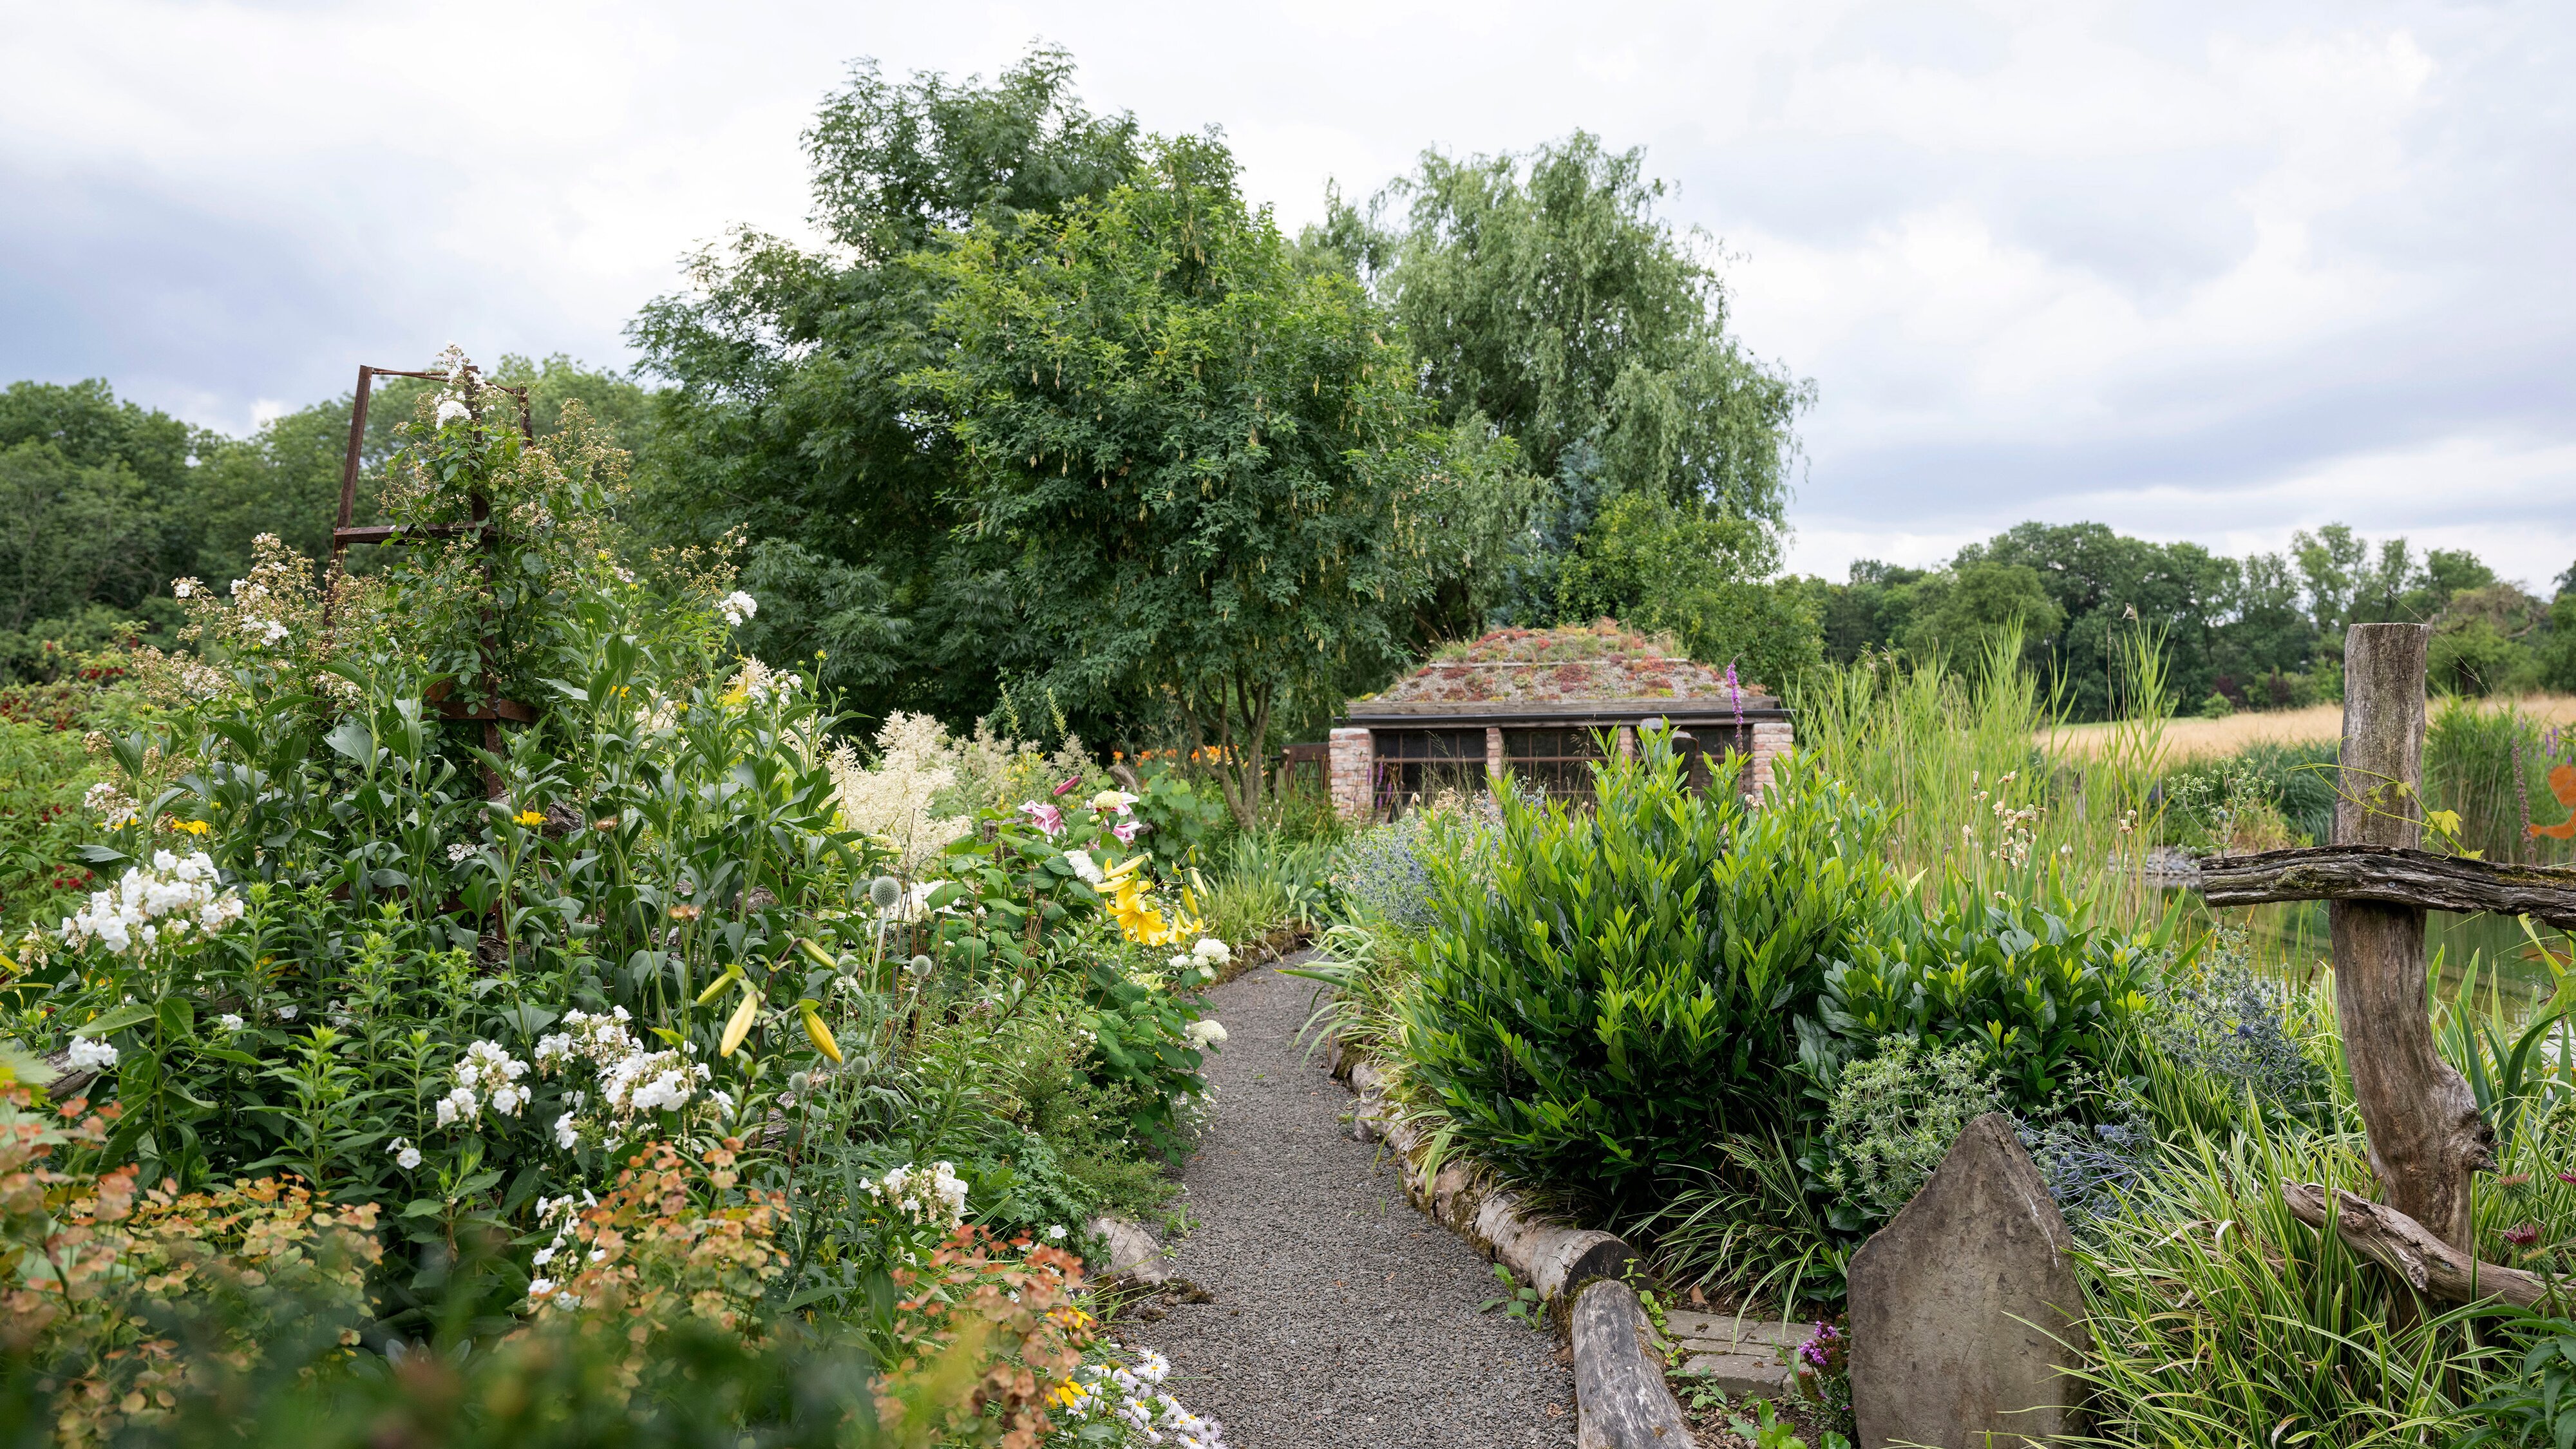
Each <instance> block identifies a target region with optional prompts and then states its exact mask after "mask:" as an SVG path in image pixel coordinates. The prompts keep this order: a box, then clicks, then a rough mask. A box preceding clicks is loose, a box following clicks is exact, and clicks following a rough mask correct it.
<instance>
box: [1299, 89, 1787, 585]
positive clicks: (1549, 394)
mask: <svg viewBox="0 0 2576 1449" xmlns="http://www.w3.org/2000/svg"><path fill="white" fill-rule="evenodd" d="M1663 189H1664V188H1663V183H1661V182H1659V181H1655V180H1652V179H1650V178H1648V177H1647V176H1646V174H1645V163H1644V155H1643V153H1642V152H1640V151H1633V150H1632V151H1626V152H1615V153H1614V152H1610V151H1606V150H1604V149H1603V147H1602V145H1601V143H1600V141H1599V140H1598V139H1597V138H1596V137H1593V136H1591V135H1589V134H1586V133H1584V132H1581V131H1577V132H1575V133H1573V134H1572V135H1570V136H1567V137H1566V138H1564V139H1563V140H1561V141H1555V142H1550V143H1547V144H1545V145H1542V146H1540V147H1538V148H1537V149H1536V150H1534V151H1532V152H1531V153H1529V154H1528V155H1526V156H1515V155H1500V156H1472V157H1468V158H1464V159H1458V158H1452V157H1448V156H1444V155H1441V154H1440V153H1438V152H1436V151H1433V152H1426V153H1424V155H1423V156H1422V158H1421V161H1420V163H1419V165H1418V166H1417V168H1416V169H1415V171H1414V173H1413V174H1411V175H1409V176H1406V177H1403V178H1400V179H1399V180H1397V181H1396V182H1394V183H1393V184H1391V185H1390V186H1389V187H1388V188H1387V189H1386V190H1385V191H1384V192H1382V193H1380V194H1379V195H1378V196H1377V197H1376V198H1375V199H1374V200H1372V201H1371V202H1370V203H1369V205H1368V207H1367V210H1366V213H1365V214H1362V213H1361V212H1360V211H1359V210H1357V209H1354V208H1352V207H1349V206H1346V205H1343V204H1342V203H1340V201H1339V200H1338V198H1336V199H1335V200H1333V201H1332V202H1331V203H1330V205H1329V207H1328V214H1327V220H1326V223H1325V225H1324V226H1323V227H1322V228H1321V229H1319V230H1318V231H1315V232H1312V233H1310V234H1309V235H1308V237H1307V246H1308V248H1309V249H1310V251H1312V252H1313V253H1315V254H1316V255H1317V256H1319V257H1322V258H1329V259H1330V260H1331V262H1333V263H1336V264H1338V265H1340V266H1344V267H1349V268H1352V269H1354V270H1356V271H1357V272H1359V273H1360V274H1361V275H1362V276H1364V277H1365V278H1366V279H1367V280H1368V282H1369V285H1370V287H1371V288H1372V290H1373V291H1374V292H1375V293H1376V295H1377V296H1379V297H1380V298H1381V299H1382V300H1384V302H1385V303H1386V305H1387V306H1388V308H1389V309H1390V310H1391V311H1392V312H1393V314H1394V317H1395V321H1396V323H1397V325H1398V326H1400V327H1401V328H1402V329H1403V331H1404V334H1405V336H1406V337H1407V338H1408V339H1409V340H1410V342H1411V344H1412V346H1413V348H1414V349H1415V351H1416V352H1417V353H1418V354H1419V355H1420V356H1421V357H1422V358H1423V360H1424V362H1425V364H1426V372H1425V378H1426V383H1427V386H1428V390H1429V392H1430V395H1431V397H1432V398H1433V400H1434V401H1435V403H1436V404H1437V406H1438V408H1439V410H1440V417H1441V420H1442V421H1443V422H1444V423H1446V424H1449V425H1452V426H1457V427H1475V428H1491V429H1493V430H1495V431H1497V432H1499V433H1501V434H1504V435H1506V436H1508V437H1510V438H1513V439H1515V440H1516V441H1517V442H1518V443H1519V445H1520V448H1521V450H1522V452H1523V453H1524V454H1525V455H1526V456H1527V458H1528V460H1529V465H1530V468H1531V471H1532V472H1534V473H1535V474H1537V475H1538V477H1539V478H1541V479H1544V480H1546V497H1545V501H1544V502H1543V503H1542V505H1541V507H1540V509H1539V517H1538V538H1537V551H1536V557H1534V558H1532V559H1530V560H1529V562H1528V563H1527V564H1526V565H1525V566H1524V569H1523V573H1522V577H1521V579H1520V580H1519V581H1518V582H1517V583H1516V584H1515V585H1514V586H1513V587H1512V588H1511V590H1510V592H1509V593H1507V594H1505V595H1504V596H1502V597H1499V598H1496V599H1493V600H1492V601H1491V602H1490V604H1488V605H1487V607H1488V609H1489V610H1498V611H1500V612H1503V613H1506V614H1509V615H1510V616H1512V617H1513V619H1514V620H1515V621H1516V622H1522V623H1544V622H1550V621H1552V620H1553V619H1554V618H1556V617H1558V611H1559V610H1560V608H1561V607H1563V606H1562V605H1561V602H1560V594H1559V590H1560V585H1559V583H1558V580H1557V577H1556V574H1557V570H1558V569H1559V568H1560V567H1562V566H1563V565H1564V564H1565V563H1566V562H1567V561H1568V560H1569V558H1570V557H1572V556H1573V555H1574V554H1575V553H1577V551H1578V550H1582V551H1585V552H1588V551H1589V547H1588V543H1587V536H1588V535H1590V534H1591V533H1592V531H1593V528H1594V525H1595V522H1596V520H1597V519H1598V518H1599V517H1600V515H1601V512H1602V510H1604V509H1605V508H1607V507H1609V506H1610V505H1612V504H1613V503H1614V502H1615V501H1616V500H1618V499H1620V498H1623V497H1625V496H1628V495H1631V494H1635V495H1639V496H1640V497H1641V498H1643V499H1645V500H1649V501H1650V502H1652V503H1657V504H1661V505H1664V506H1667V507H1669V508H1671V509H1673V510H1676V511H1678V512H1679V513H1681V514H1682V515H1684V516H1687V517H1693V518H1700V517H1704V518H1707V519H1709V520H1711V521H1714V522H1719V523H1722V524H1724V525H1725V526H1726V527H1727V529H1728V530H1729V538H1728V544H1729V547H1730V550H1742V551H1744V556H1745V557H1746V558H1747V559H1748V560H1749V561H1751V562H1752V564H1753V567H1752V569H1751V571H1750V572H1749V573H1746V574H1744V575H1742V576H1743V577H1746V578H1748V579H1753V580H1758V579H1760V578H1761V577H1764V576H1765V575H1767V573H1768V572H1769V570H1770V569H1771V568H1772V567H1774V566H1775V565H1776V557H1775V551H1776V532H1777V530H1778V528H1779V526H1780V521H1781V509H1782V506H1783V504H1784V503H1785V501H1786V498H1787V485H1788V470H1789V463H1790V458H1791V455H1792V453H1793V451H1794V444H1793V441H1792V438H1791V433H1790V424H1791V422H1792V421H1793V420H1794V418H1795V417H1796V415H1797V413H1798V411H1799V410H1800V409H1801V408H1803V407H1805V406H1807V405H1808V404H1809V403H1810V402H1811V401H1812V400H1813V396H1814V390H1813V386H1812V385H1811V384H1807V383H1802V382H1799V381H1797V380H1795V379H1793V378H1792V377H1790V376H1788V375H1787V374H1786V373H1785V372H1784V371H1783V370H1781V369H1778V368H1777V367H1774V366H1771V365H1767V364H1765V363H1763V362H1761V361H1759V360H1758V359H1755V358H1752V357H1749V356H1747V355H1746V354H1745V353H1744V352H1743V350H1742V348H1741V347H1740V346H1739V344H1738V343H1737V341H1736V340H1735V339H1734V338H1733V337H1732V336H1730V335H1729V334H1728V333H1727V331H1726V325H1725V324H1726V294H1725V289H1724V287H1723V285H1722V284H1721V283H1720V281H1719V279H1718V276H1717V274H1716V272H1715V270H1714V269H1713V268H1712V267H1711V266H1710V265H1709V263H1708V261H1707V260H1706V259H1705V256H1704V253H1703V252H1702V250H1701V247H1700V245H1699V241H1700V239H1699V238H1696V237H1695V236H1691V235H1685V234H1679V233H1677V232H1676V231H1675V230H1674V228H1673V227H1672V226H1671V224H1670V223H1669V222H1667V221H1665V220H1664V219H1663V218H1661V217H1659V216H1658V215H1656V206H1657V204H1658V203H1659V202H1660V200H1661V199H1662V196H1663ZM1616 567H1617V566H1616V565H1615V564H1614V565H1613V568H1614V569H1615V568H1616ZM1485 622H1486V621H1485V619H1483V618H1479V617H1477V616H1475V615H1474V614H1472V613H1469V614H1464V615H1462V616H1460V617H1457V618H1454V619H1453V620H1452V621H1451V622H1450V623H1449V625H1448V627H1447V628H1446V629H1445V630H1443V631H1442V632H1444V633H1448V634H1452V635H1455V634H1465V633H1472V632H1474V631H1475V629H1477V628H1479V627H1481V626H1482V625H1483V624H1484V623H1485Z"/></svg>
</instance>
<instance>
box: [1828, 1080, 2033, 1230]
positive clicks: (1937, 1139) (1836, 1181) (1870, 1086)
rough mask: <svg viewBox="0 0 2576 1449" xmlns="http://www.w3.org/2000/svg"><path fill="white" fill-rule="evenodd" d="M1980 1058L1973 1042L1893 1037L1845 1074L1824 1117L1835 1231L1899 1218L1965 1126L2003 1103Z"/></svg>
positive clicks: (1838, 1083)
mask: <svg viewBox="0 0 2576 1449" xmlns="http://www.w3.org/2000/svg"><path fill="white" fill-rule="evenodd" d="M1985 1061H1986V1054H1985V1052H1984V1051H1983V1050H1982V1049H1981V1048H1980V1047H1979V1046H1977V1045H1976V1044H1974V1043H1967V1042H1962V1043H1959V1044H1958V1045H1955V1046H1950V1047H1935V1048H1930V1049H1926V1048H1925V1047H1923V1046H1922V1045H1920V1044H1919V1043H1918V1042H1917V1041H1916V1040H1915V1039H1914V1038H1912V1037H1908V1036H1892V1037H1888V1038H1885V1039H1884V1040H1883V1041H1882V1042H1881V1044H1880V1046H1879V1049H1878V1051H1877V1052H1876V1053H1875V1054H1874V1055H1872V1056H1870V1057H1868V1058H1867V1059H1865V1060H1862V1061H1859V1062H1855V1063H1853V1064H1852V1065H1850V1066H1848V1067H1845V1068H1844V1069H1843V1072H1842V1076H1841V1080H1840V1081H1839V1082H1837V1083H1836V1084H1835V1087H1834V1096H1833V1102H1832V1105H1831V1106H1830V1107H1828V1108H1827V1110H1826V1113H1825V1135H1826V1138H1827V1140H1828V1143H1829V1144H1830V1145H1829V1152H1830V1159H1829V1165H1828V1166H1827V1167H1826V1169H1825V1173H1824V1186H1825V1188H1826V1190H1827V1191H1829V1192H1831V1193H1832V1194H1833V1195H1834V1198H1835V1199H1836V1201H1835V1212H1836V1218H1837V1221H1836V1226H1838V1227H1842V1228H1845V1229H1846V1230H1857V1229H1859V1228H1861V1227H1863V1226H1864V1225H1868V1224H1873V1223H1879V1222H1884V1221H1886V1220H1887V1219H1889V1218H1892V1217H1894V1216H1896V1213H1897V1210H1898V1209H1900V1208H1902V1207H1904V1206H1905V1204H1906V1203H1907V1202H1908V1201H1910V1200H1911V1199H1912V1198H1913V1196H1914V1194H1915V1191H1916V1190H1917V1189H1919V1188H1920V1187H1922V1185H1923V1182H1924V1179H1926V1178H1928V1177H1930V1176H1931V1175H1932V1169H1934V1168H1936V1167H1938V1166H1940V1165H1941V1159H1942V1158H1944V1157H1946V1156H1948V1155H1949V1152H1950V1147H1951V1145H1952V1144H1953V1143H1955V1142H1957V1141H1958V1138H1959V1133H1960V1132H1961V1131H1962V1130H1963V1129H1964V1128H1966V1127H1967V1125H1968V1123H1970V1122H1971V1121H1973V1120H1975V1119H1976V1118H1977V1117H1979V1116H1982V1115H1983V1114H1985V1113H1987V1112H1991V1111H1994V1110H1995V1109H1996V1108H1998V1107H2000V1106H2001V1105H2002V1104H2003V1098H2002V1095H2001V1094H2000V1093H1999V1092H1998V1091H1997V1090H1996V1086H1995V1074H1994V1071H1993V1069H1992V1068H1991V1067H1988V1066H1986V1065H1985ZM1846 1213H1847V1214H1848V1215H1849V1216H1848V1218H1845V1217H1844V1216H1843V1215H1844V1214H1846Z"/></svg>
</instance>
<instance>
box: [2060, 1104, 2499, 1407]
mask: <svg viewBox="0 0 2576 1449" xmlns="http://www.w3.org/2000/svg"><path fill="white" fill-rule="evenodd" d="M2526 1160H2527V1159H2526ZM2506 1166H2507V1170H2508V1171H2513V1170H2520V1167H2521V1163H2519V1162H2508V1163H2507V1164H2506ZM2284 1181H2289V1182H2323V1183H2326V1184H2328V1185H2329V1186H2331V1187H2339V1188H2343V1189H2346V1190H2351V1191H2358V1192H2364V1193H2367V1192H2368V1191H2369V1190H2370V1188H2371V1186H2372V1181H2373V1179H2372V1177H2371V1173H2370V1169H2369V1165H2368V1163H2367V1161H2366V1160H2365V1158H2364V1155H2363V1146H2362V1142H2361V1140H2360V1137H2359V1135H2358V1133H2357V1132H2351V1131H2341V1132H2325V1133H2317V1134H2313V1135H2309V1134H2298V1135H2291V1134H2281V1133H2275V1132H2273V1131H2272V1130H2270V1129H2268V1128H2266V1127H2265V1126H2263V1125H2262V1124H2261V1123H2259V1122H2253V1123H2248V1124H2247V1125H2246V1126H2245V1127H2244V1128H2243V1129H2242V1130H2240V1131H2238V1132H2235V1133H2232V1134H2231V1135H2229V1136H2227V1137H2225V1138H2213V1137H2210V1136H2206V1135H2202V1134H2199V1133H2190V1134H2187V1135H2185V1136H2184V1137H2183V1138H2182V1139H2181V1141H2180V1142H2179V1143H2177V1144H2176V1146H2175V1149H2174V1150H2173V1151H2171V1152H2169V1153H2168V1154H2167V1156H2166V1158H2165V1160H2164V1162H2163V1164H2162V1166H2161V1167H2160V1168H2159V1170H2158V1171H2156V1172H2155V1173H2154V1174H2152V1175H2150V1176H2149V1177H2148V1178H2147V1179H2146V1180H2145V1181H2144V1182H2143V1183H2142V1184H2141V1185H2140V1188H2139V1190H2138V1191H2137V1192H2135V1193H2133V1194H2132V1195H2131V1197H2130V1199H2129V1203H2128V1207H2127V1209H2126V1212H2125V1214H2124V1216H2123V1217H2122V1218H2121V1219H2120V1220H2119V1221H2118V1222H2117V1223H2115V1224H2111V1225H2108V1227H2107V1230H2105V1231H2103V1232H2100V1233H2098V1234H2094V1235H2090V1236H2088V1239H2087V1241H2086V1242H2084V1243H2083V1244H2081V1245H2079V1247H2078V1249H2077V1255H2076V1256H2077V1263H2078V1267H2079V1276H2080V1278H2081V1280H2082V1281H2083V1284H2084V1296H2085V1306H2086V1308H2087V1310H2088V1311H2089V1314H2090V1321H2089V1327H2090V1329H2091V1333H2092V1338H2093V1348H2092V1352H2091V1353H2090V1354H2089V1355H2088V1356H2087V1359H2086V1362H2085V1366H2084V1367H2083V1368H2081V1369H2080V1370H2078V1374H2079V1376H2080V1377H2081V1378H2082V1379H2083V1380H2084V1381H2085V1382H2086V1383H2087V1384H2088V1385H2090V1387H2091V1389H2092V1403H2093V1407H2094V1413H2095V1415H2096V1418H2095V1423H2094V1433H2095V1434H2097V1435H2098V1436H2100V1438H2101V1439H2102V1440H2104V1441H2106V1442H2109V1443H2115V1444H2155V1445H2179V1446H2202V1445H2207V1446H2212V1449H2215V1446H2219V1445H2243V1444H2251V1443H2261V1442H2265V1441H2266V1440H2272V1441H2273V1442H2282V1443H2286V1442H2291V1440H2292V1439H2293V1438H2301V1439H2303V1440H2304V1441H2305V1442H2313V1443H2332V1444H2338V1445H2376V1444H2392V1445H2393V1444H2414V1443H2425V1442H2433V1443H2447V1442H2450V1439H2449V1437H2448V1435H2449V1431H2450V1430H2451V1429H2452V1428H2454V1427H2456V1426H2458V1424H2459V1420H2458V1418H2457V1416H2458V1414H2459V1412H2460V1406H2461V1405H2462V1404H2463V1403H2464V1402H2466V1401H2467V1400H2469V1399H2471V1398H2473V1397H2475V1396H2476V1395H2477V1393H2478V1387H2477V1385H2478V1383H2479V1381H2480V1379H2481V1378H2482V1377H2483V1376H2484V1374H2485V1372H2486V1371H2488V1370H2489V1369H2490V1368H2491V1367H2494V1366H2497V1365H2498V1363H2499V1361H2500V1360H2501V1359H2502V1357H2503V1355H2502V1354H2501V1353H2500V1352H2499V1351H2498V1350H2497V1349H2495V1348H2492V1347H2482V1346H2480V1342H2481V1337H2482V1332H2483V1325H2485V1324H2487V1323H2492V1322H2500V1321H2502V1320H2503V1319H2505V1318H2506V1317H2508V1316H2509V1311H2508V1310H2505V1309H2503V1308H2502V1307H2501V1305H2499V1304H2496V1303H2493V1302H2490V1303H2488V1304H2485V1305H2479V1306H2474V1307H2467V1308H2455V1309H2452V1310H2451V1311H2449V1312H2447V1313H2439V1314H2435V1313H2430V1312H2426V1313H2422V1314H2420V1315H2400V1314H2399V1313H2397V1312H2396V1311H2394V1310H2395V1308H2396V1305H2395V1304H2393V1303H2392V1302H2391V1284H2390V1279H2389V1277H2388V1275H2387V1274H2386V1273H2384V1272H2382V1271H2381V1270H2379V1269H2378V1268H2377V1267H2376V1266H2375V1265H2371V1264H2368V1263H2365V1262H2362V1261H2360V1260H2358V1259H2357V1258H2356V1257H2355V1256H2354V1255H2353V1254H2352V1252H2351V1251H2350V1250H2348V1249H2347V1248H2345V1247H2344V1246H2343V1244H2342V1242H2341V1241H2340V1240H2339V1239H2337V1238H2335V1237H2334V1236H2333V1235H2331V1234H2324V1233H2320V1232H2318V1231H2317V1230H2316V1229H2313V1228H2310V1227H2309V1226H2307V1225H2306V1224H2304V1223H2301V1222H2299V1221H2298V1220H2297V1219H2295V1218H2293V1217H2292V1216H2291V1215H2290V1212H2289V1209H2288V1208H2287V1207H2286V1206H2285V1205H2284V1204H2283V1203H2282V1201H2281V1196H2280V1190H2279V1188H2278V1186H2277V1184H2279V1183H2281V1182H2284ZM2489 1260H2490V1261H2497V1260H2496V1259H2494V1258H2490V1259H2489ZM2464 1329H2468V1330H2473V1331H2467V1332H2464V1331H2463V1330H2464ZM2490 1341H2491V1340H2490ZM2275 1436H2277V1438H2276V1437H2275Z"/></svg>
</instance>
